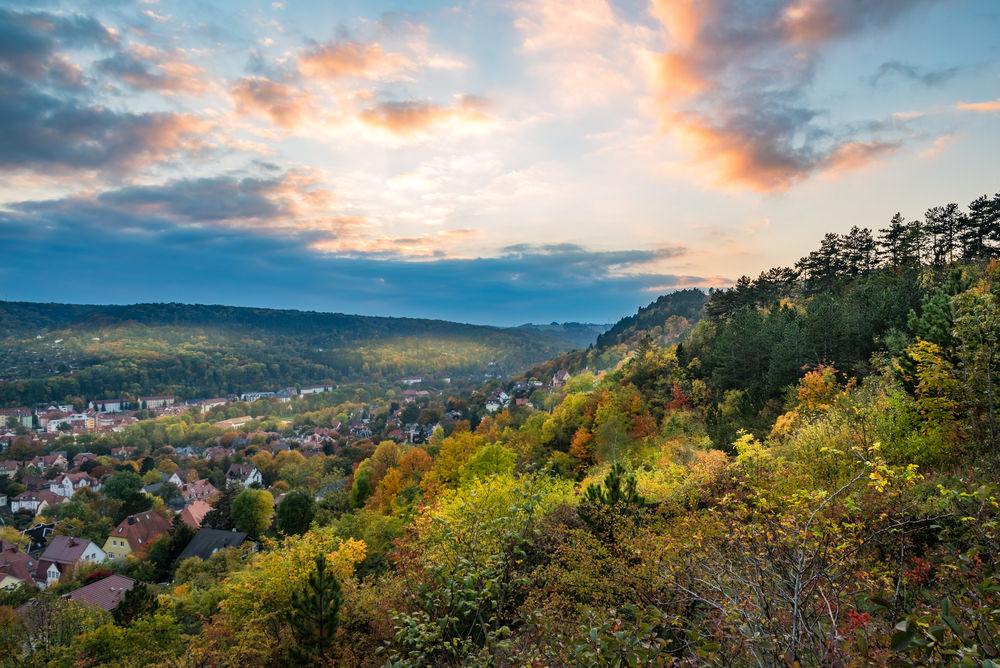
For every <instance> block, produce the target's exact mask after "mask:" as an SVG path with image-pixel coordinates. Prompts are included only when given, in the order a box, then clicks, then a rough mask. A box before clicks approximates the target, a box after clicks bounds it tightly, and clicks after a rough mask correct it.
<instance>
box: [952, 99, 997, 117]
mask: <svg viewBox="0 0 1000 668" xmlns="http://www.w3.org/2000/svg"><path fill="white" fill-rule="evenodd" d="M955 108H956V109H958V110H959V111H976V112H979V113H981V114H995V113H997V112H1000V98H998V99H996V100H991V101H989V102H959V103H958V104H956V105H955Z"/></svg>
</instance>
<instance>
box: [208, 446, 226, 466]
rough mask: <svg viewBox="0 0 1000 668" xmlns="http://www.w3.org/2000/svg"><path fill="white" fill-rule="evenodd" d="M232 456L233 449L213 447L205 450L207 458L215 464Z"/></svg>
mask: <svg viewBox="0 0 1000 668" xmlns="http://www.w3.org/2000/svg"><path fill="white" fill-rule="evenodd" d="M231 454H233V450H232V448H224V447H222V446H221V445H213V446H212V447H210V448H208V449H207V450H205V458H206V459H210V460H212V461H213V462H214V461H215V460H217V459H223V458H225V457H228V456H229V455H231Z"/></svg>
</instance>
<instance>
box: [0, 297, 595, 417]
mask: <svg viewBox="0 0 1000 668" xmlns="http://www.w3.org/2000/svg"><path fill="white" fill-rule="evenodd" d="M559 334H560V332H551V333H548V332H539V331H533V330H530V329H498V328H494V327H485V326H478V325H465V324H459V323H454V322H446V321H441V320H422V319H415V318H382V317H368V316H356V315H344V314H339V313H315V312H305V311H290V310H276V309H262V308H240V307H230V306H205V305H187V304H135V305H130V306H89V305H76V304H36V303H25V302H0V405H22V404H33V403H37V402H44V401H54V400H60V401H62V400H64V399H65V398H66V397H84V398H87V399H91V398H107V397H110V396H112V395H118V394H120V393H123V392H128V393H131V394H144V393H150V394H151V393H157V394H158V393H171V394H177V395H178V396H181V397H185V398H189V397H193V396H210V395H211V396H215V395H219V394H226V393H230V392H237V391H241V390H248V389H276V388H280V387H284V386H288V385H294V384H303V383H311V382H315V381H318V380H323V379H332V380H333V381H335V382H341V381H383V380H394V379H396V378H399V377H400V376H408V375H424V374H432V375H469V376H480V377H481V375H482V373H484V372H486V371H490V372H499V373H502V374H511V373H517V372H520V371H522V370H524V369H526V368H528V367H530V366H531V365H533V364H537V363H539V362H540V361H542V360H545V359H548V358H550V357H552V356H553V355H558V354H560V353H562V352H564V351H566V350H568V349H571V348H573V347H574V346H575V345H576V344H575V342H574V340H573V338H572V337H566V336H560V335H559Z"/></svg>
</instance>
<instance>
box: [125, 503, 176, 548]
mask: <svg viewBox="0 0 1000 668" xmlns="http://www.w3.org/2000/svg"><path fill="white" fill-rule="evenodd" d="M169 531H170V522H168V521H167V520H165V519H163V518H162V517H160V516H159V515H157V514H156V513H154V512H152V511H149V512H145V513H137V514H135V515H129V516H128V517H126V518H125V519H123V520H122V521H121V524H119V525H118V526H117V527H115V528H114V529H112V530H111V537H113V538H124V539H125V540H127V541H128V544H129V547H131V548H132V553H133V554H138V553H140V552H144V551H145V550H146V548H147V547H149V546H150V544H152V543H153V541H155V540H156V539H157V538H159V537H160V536H162V535H163V534H165V533H167V532H169Z"/></svg>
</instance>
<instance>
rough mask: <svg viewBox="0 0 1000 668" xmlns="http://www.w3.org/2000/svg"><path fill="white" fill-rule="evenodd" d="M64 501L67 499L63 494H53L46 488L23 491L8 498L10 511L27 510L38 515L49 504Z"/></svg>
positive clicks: (52, 504)
mask: <svg viewBox="0 0 1000 668" xmlns="http://www.w3.org/2000/svg"><path fill="white" fill-rule="evenodd" d="M66 501H69V499H68V498H66V497H65V496H60V495H59V494H53V493H52V492H50V491H48V490H45V491H43V492H24V493H22V494H18V495H17V496H15V497H14V498H13V499H11V500H10V511H11V512H12V513H18V512H23V511H27V512H29V513H31V514H33V515H39V514H41V512H42V511H43V510H45V509H46V508H48V507H49V506H54V505H55V504H57V503H64V502H66Z"/></svg>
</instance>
